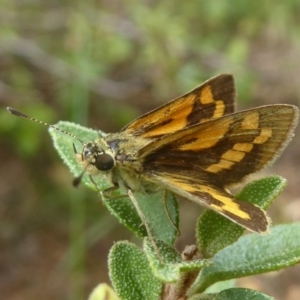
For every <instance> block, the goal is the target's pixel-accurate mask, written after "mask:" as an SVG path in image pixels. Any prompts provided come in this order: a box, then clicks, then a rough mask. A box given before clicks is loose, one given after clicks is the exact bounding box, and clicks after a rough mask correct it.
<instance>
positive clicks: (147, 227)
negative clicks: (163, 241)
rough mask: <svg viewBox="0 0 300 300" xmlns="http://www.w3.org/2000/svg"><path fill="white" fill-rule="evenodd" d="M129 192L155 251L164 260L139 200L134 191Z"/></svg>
mask: <svg viewBox="0 0 300 300" xmlns="http://www.w3.org/2000/svg"><path fill="white" fill-rule="evenodd" d="M127 194H128V196H129V198H130V200H131V201H132V203H133V205H134V207H135V209H136V211H137V213H138V214H139V216H140V218H141V219H142V222H143V224H144V225H145V227H146V231H147V234H148V238H149V240H150V242H151V244H152V246H153V248H154V249H155V252H156V253H157V255H158V257H159V259H160V261H162V258H161V255H160V253H159V250H158V248H157V246H156V243H155V241H154V236H153V234H152V232H151V229H150V226H149V224H148V222H147V220H146V217H145V215H144V213H143V212H142V210H141V208H140V206H139V204H138V202H137V200H136V199H135V197H134V195H133V193H132V191H131V190H130V189H128V190H127Z"/></svg>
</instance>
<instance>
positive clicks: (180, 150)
mask: <svg viewBox="0 0 300 300" xmlns="http://www.w3.org/2000/svg"><path fill="white" fill-rule="evenodd" d="M297 120H298V109H297V108H296V107H295V106H292V105H270V106H262V107H257V108H254V109H250V110H246V111H242V112H238V113H234V114H231V115H226V116H223V117H221V118H219V119H215V120H211V121H207V122H204V123H201V124H198V125H194V126H191V127H189V128H186V129H183V130H180V131H177V132H175V133H173V134H169V135H166V136H163V137H162V138H160V139H157V140H155V141H153V142H152V143H150V144H148V145H147V146H145V147H144V148H142V149H141V150H140V151H139V155H140V158H141V159H142V161H143V168H144V172H145V174H146V176H148V177H149V178H151V176H153V177H154V176H159V177H160V178H165V177H166V176H167V174H168V177H169V181H168V182H169V183H168V184H165V186H166V188H169V189H170V190H171V191H172V190H173V191H174V192H176V193H178V190H179V189H180V188H181V189H182V193H188V194H191V195H190V198H189V199H191V200H193V201H194V199H195V197H196V195H198V197H199V201H198V202H205V203H207V205H209V206H211V205H210V202H209V201H208V200H207V199H208V197H207V196H205V197H204V196H203V194H205V195H207V193H209V190H206V191H205V193H204V192H203V189H204V186H207V187H208V188H211V189H212V190H213V191H214V192H213V193H211V194H210V193H209V194H210V197H211V199H214V200H216V201H218V199H217V197H216V195H224V193H227V192H226V191H225V187H226V186H230V185H233V184H236V183H239V182H240V181H241V180H242V179H243V178H244V177H246V176H247V175H249V174H252V173H254V172H256V171H258V170H260V169H262V168H263V167H264V166H265V165H267V164H268V163H270V162H272V161H274V160H275V158H276V157H277V156H278V155H279V154H280V153H281V152H282V150H283V149H284V148H285V146H286V145H287V143H288V142H289V140H290V139H291V137H292V135H293V131H294V129H295V127H296V124H297ZM174 174H175V176H176V175H177V174H178V175H180V176H181V177H182V178H185V179H184V180H185V184H181V185H180V180H179V181H178V180H177V184H176V180H175V181H174V180H173V181H172V180H171V178H172V177H173V176H174ZM196 179H197V180H201V181H200V182H201V188H200V189H199V186H200V185H199V184H198V183H197V182H198V181H195V180H196ZM158 182H161V181H160V180H159V181H158ZM172 182H173V183H174V185H175V187H174V188H173V189H172V188H170V186H172ZM175 189H176V191H175ZM189 189H192V190H193V193H191V191H190V190H189ZM194 189H196V190H197V192H196V191H195V190H194ZM182 193H178V194H180V195H182ZM201 195H202V196H201ZM227 197H229V196H228V195H227ZM231 197H232V196H231ZM200 198H201V199H200ZM233 199H234V198H233V197H232V198H231V200H232V201H233ZM225 207H226V205H225ZM222 214H223V215H226V216H227V217H228V218H230V219H233V218H232V212H231V211H228V212H227V211H226V209H223V211H222ZM236 222H238V220H236ZM242 225H243V226H245V224H242ZM245 227H246V226H245ZM247 228H250V227H247ZM263 230H264V229H263V228H262V230H261V231H263Z"/></svg>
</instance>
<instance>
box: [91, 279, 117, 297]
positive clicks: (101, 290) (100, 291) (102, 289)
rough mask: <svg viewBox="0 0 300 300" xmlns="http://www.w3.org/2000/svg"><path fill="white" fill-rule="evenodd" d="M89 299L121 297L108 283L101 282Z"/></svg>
mask: <svg viewBox="0 0 300 300" xmlns="http://www.w3.org/2000/svg"><path fill="white" fill-rule="evenodd" d="M88 300H119V297H118V296H117V295H116V294H115V292H114V291H113V289H112V288H111V287H110V286H109V285H108V284H106V283H100V284H98V285H97V286H96V287H95V288H94V290H93V291H92V293H91V294H90V296H89V299H88Z"/></svg>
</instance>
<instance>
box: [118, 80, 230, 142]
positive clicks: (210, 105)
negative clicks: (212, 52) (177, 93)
mask: <svg viewBox="0 0 300 300" xmlns="http://www.w3.org/2000/svg"><path fill="white" fill-rule="evenodd" d="M234 101H235V88H234V80H233V77H232V75H228V74H222V75H219V76H216V77H214V78H212V79H210V80H208V81H206V82H204V83H203V84H202V85H200V86H199V87H197V88H195V89H193V90H192V91H190V92H188V93H187V94H185V95H183V96H181V97H179V98H177V99H175V100H172V101H170V102H168V103H166V104H165V105H162V106H161V107H159V108H157V109H155V110H153V111H150V112H149V113H147V114H145V115H143V116H141V117H139V118H138V119H136V120H134V121H133V122H131V123H130V124H129V125H127V126H126V127H124V128H123V130H122V132H124V133H126V134H130V135H134V136H141V137H143V138H151V139H155V138H158V137H161V136H163V135H165V134H169V133H172V132H175V131H178V130H181V129H183V128H186V127H189V126H191V125H194V124H197V123H202V122H204V121H207V120H211V119H215V118H220V117H222V116H223V115H225V114H229V113H233V112H234V109H235V103H234Z"/></svg>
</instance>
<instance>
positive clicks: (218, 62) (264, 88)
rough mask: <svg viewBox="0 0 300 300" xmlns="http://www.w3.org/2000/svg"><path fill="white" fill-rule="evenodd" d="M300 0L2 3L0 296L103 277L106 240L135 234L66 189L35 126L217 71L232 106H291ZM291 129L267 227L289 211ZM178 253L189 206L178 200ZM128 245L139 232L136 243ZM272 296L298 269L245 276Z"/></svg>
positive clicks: (297, 285) (132, 104)
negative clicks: (13, 111)
mask: <svg viewBox="0 0 300 300" xmlns="http://www.w3.org/2000/svg"><path fill="white" fill-rule="evenodd" d="M299 14H300V3H299V2H298V1H296V0H294V1H293V0H289V1H284V2H281V3H277V4H276V5H274V3H273V2H271V1H264V2H256V1H253V2H251V3H248V2H241V1H238V0H234V1H223V2H218V1H195V2H190V1H189V2H184V3H183V2H178V3H177V5H174V2H173V1H163V2H161V1H147V3H143V4H142V3H140V2H138V1H132V0H131V1H126V2H123V1H115V2H112V1H94V2H90V3H86V2H84V1H79V0H78V1H63V2H60V1H51V2H45V1H38V0H34V1H17V2H12V1H1V2H0V105H1V109H0V135H1V147H0V157H1V167H0V178H1V180H0V291H1V297H2V298H3V299H9V300H19V299H22V300H23V299H39V298H42V299H44V300H51V299H56V300H58V299H78V300H79V299H86V298H87V295H88V294H89V293H90V291H91V290H92V288H93V287H94V286H95V285H96V284H98V283H99V282H109V279H108V277H107V264H106V259H107V255H108V251H109V249H110V247H111V246H112V245H113V243H114V242H115V241H118V240H125V239H131V240H132V239H134V238H133V237H132V236H131V234H130V233H129V232H128V231H127V230H125V229H124V228H122V227H121V226H120V225H119V224H118V223H117V221H116V220H115V219H114V218H113V217H112V216H110V215H109V214H108V213H107V212H106V211H105V209H104V208H103V207H101V206H100V205H99V201H98V199H97V195H96V194H95V193H93V192H91V191H88V190H86V189H85V188H84V187H83V186H81V187H79V188H78V189H74V188H73V187H72V185H71V181H72V175H71V174H70V173H69V171H68V170H67V167H66V166H64V165H63V164H62V162H61V161H60V159H59V157H58V155H57V154H56V153H55V150H54V149H53V147H52V143H51V140H50V137H49V135H48V133H47V129H46V128H44V127H43V126H39V125H37V124H34V123H31V122H27V121H25V120H21V119H17V118H14V117H12V116H11V115H9V114H8V113H7V112H6V109H5V108H6V106H12V107H15V108H18V109H20V110H22V111H24V112H26V113H28V114H30V115H32V116H35V117H36V118H39V119H42V120H45V121H47V122H50V123H55V122H56V121H58V120H69V121H73V122H76V123H80V124H82V125H87V126H90V127H93V128H100V129H101V130H103V131H106V132H113V131H117V130H119V129H120V128H121V127H122V126H123V125H125V124H126V123H127V122H129V121H130V120H132V119H133V118H134V117H137V116H138V115H139V114H141V113H144V112H146V111H148V110H149V109H152V108H155V107H156V106H158V105H160V104H162V103H164V102H165V101H167V100H170V99H172V98H173V97H175V96H178V95H180V94H181V93H184V92H186V91H188V90H190V89H192V88H193V87H194V86H196V85H198V84H200V83H202V82H203V81H204V80H206V79H208V78H210V77H211V76H214V75H216V74H219V73H223V72H226V73H232V74H234V76H235V78H236V84H237V89H238V94H239V96H238V107H239V109H242V108H247V107H254V106H257V105H263V104H274V103H290V104H295V105H298V106H299V100H300V91H299V86H300V85H299V73H300V56H299V53H300V20H299ZM299 149H300V128H298V129H297V131H296V135H295V138H294V139H293V141H292V142H291V144H290V145H289V147H288V148H287V149H286V151H285V152H284V154H283V155H282V157H281V158H280V159H279V160H278V162H277V163H276V164H275V165H274V167H273V168H269V169H267V170H265V171H264V172H263V173H262V174H260V175H261V176H263V175H266V174H272V173H276V174H279V175H281V176H283V177H285V178H287V179H288V186H287V188H286V189H285V191H284V192H283V193H282V195H280V196H279V197H278V199H277V200H276V202H275V204H274V206H273V207H272V208H271V209H270V215H271V216H272V218H273V223H275V224H278V223H285V222H295V221H299V220H300V196H299V185H300V176H299V165H300V152H299ZM180 206H181V227H182V228H181V232H182V235H181V237H180V238H179V241H178V247H179V249H182V248H183V247H184V245H186V244H191V243H193V241H194V229H193V226H194V225H193V224H194V221H195V219H196V217H197V216H198V215H199V213H200V208H199V209H198V208H197V209H195V206H193V205H191V204H189V203H186V202H184V201H180ZM136 242H137V243H138V241H136ZM239 285H240V286H243V287H250V288H254V289H257V290H260V291H263V292H265V293H267V294H269V295H271V296H274V297H276V299H279V300H296V299H300V267H299V266H295V267H292V268H289V269H286V270H284V271H280V272H276V273H272V274H267V275H262V276H253V277H249V278H243V279H240V280H239Z"/></svg>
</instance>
